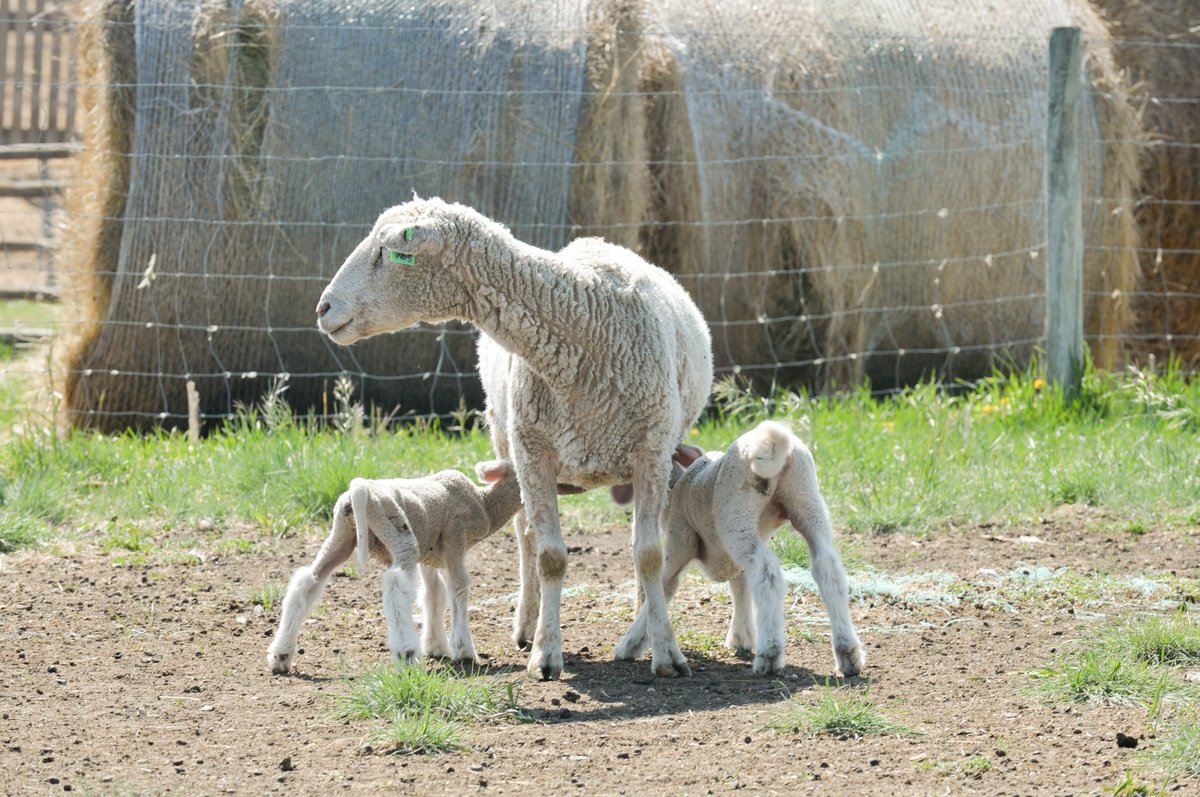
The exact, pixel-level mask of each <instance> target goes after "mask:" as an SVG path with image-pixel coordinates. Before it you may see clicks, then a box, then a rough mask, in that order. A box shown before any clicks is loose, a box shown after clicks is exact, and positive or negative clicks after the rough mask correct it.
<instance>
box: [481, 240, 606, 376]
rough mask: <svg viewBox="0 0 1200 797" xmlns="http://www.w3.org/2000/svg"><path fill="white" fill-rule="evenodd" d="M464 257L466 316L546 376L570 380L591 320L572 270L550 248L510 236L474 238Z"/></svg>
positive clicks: (576, 371) (582, 355) (594, 320)
mask: <svg viewBox="0 0 1200 797" xmlns="http://www.w3.org/2000/svg"><path fill="white" fill-rule="evenodd" d="M469 261H470V266H469V267H468V268H467V269H466V271H467V274H468V283H469V284H468V285H467V288H468V293H469V295H470V296H471V307H470V311H469V315H470V317H469V318H468V319H467V320H469V321H471V322H473V323H474V324H475V325H476V326H477V327H479V328H480V329H481V330H482V331H483V332H484V333H486V334H487V335H488V336H490V337H491V338H492V339H494V340H495V341H496V342H497V343H499V344H500V345H501V346H503V347H504V348H505V349H507V350H508V351H510V352H512V353H513V354H516V355H517V356H518V357H520V358H521V359H523V360H525V362H526V363H527V364H528V365H529V366H530V367H531V368H532V369H533V370H534V371H535V372H537V373H538V374H539V375H541V376H542V377H543V378H544V379H546V381H547V382H549V383H551V384H553V385H556V386H562V387H568V386H571V385H575V384H576V383H577V381H578V379H579V367H580V365H581V364H582V362H583V359H584V353H585V345H584V341H585V340H586V338H587V335H588V330H589V329H590V328H591V327H592V326H593V325H594V324H595V323H596V319H594V318H589V317H588V315H587V312H586V310H587V305H586V303H583V302H581V301H580V294H579V289H580V286H579V284H578V283H577V281H576V279H575V276H574V275H573V274H571V273H570V271H569V270H568V269H566V268H565V267H564V266H563V265H562V263H561V261H559V260H557V259H556V258H555V256H554V255H553V254H552V253H550V252H546V251H544V250H542V249H537V248H535V247H532V246H528V245H526V244H523V243H520V242H518V241H515V240H513V239H511V238H510V239H508V240H494V241H493V240H486V239H485V240H484V241H483V242H482V243H477V248H473V249H472V254H471V257H470V258H469Z"/></svg>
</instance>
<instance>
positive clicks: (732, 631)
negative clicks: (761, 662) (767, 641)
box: [725, 571, 754, 655]
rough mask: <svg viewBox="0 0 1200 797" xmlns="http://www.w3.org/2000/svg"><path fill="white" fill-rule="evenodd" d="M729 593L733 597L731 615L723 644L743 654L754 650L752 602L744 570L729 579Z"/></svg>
mask: <svg viewBox="0 0 1200 797" xmlns="http://www.w3.org/2000/svg"><path fill="white" fill-rule="evenodd" d="M729 594H730V597H732V598H733V617H731V618H730V619H729V633H728V634H727V635H726V636H725V645H726V647H729V648H732V649H733V650H735V651H737V653H738V654H739V655H744V654H747V653H749V652H750V651H752V650H754V604H753V603H752V602H751V598H750V585H749V584H748V583H747V582H746V573H745V572H744V571H743V572H741V573H738V574H737V575H736V576H734V577H733V578H731V579H729Z"/></svg>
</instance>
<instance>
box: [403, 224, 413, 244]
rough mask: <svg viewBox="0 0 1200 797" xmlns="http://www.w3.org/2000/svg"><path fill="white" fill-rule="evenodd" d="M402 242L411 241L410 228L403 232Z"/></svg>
mask: <svg viewBox="0 0 1200 797" xmlns="http://www.w3.org/2000/svg"><path fill="white" fill-rule="evenodd" d="M404 240H406V241H411V240H412V227H409V228H407V229H406V230H405V231H404Z"/></svg>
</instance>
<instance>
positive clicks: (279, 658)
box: [267, 653, 292, 675]
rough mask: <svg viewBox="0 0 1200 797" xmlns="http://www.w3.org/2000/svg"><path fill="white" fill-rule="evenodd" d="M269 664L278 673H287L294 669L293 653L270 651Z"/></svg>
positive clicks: (268, 655)
mask: <svg viewBox="0 0 1200 797" xmlns="http://www.w3.org/2000/svg"><path fill="white" fill-rule="evenodd" d="M267 666H268V667H270V668H271V672H273V673H275V674H276V675H287V674H288V673H289V672H291V671H292V654H291V653H268V654H267Z"/></svg>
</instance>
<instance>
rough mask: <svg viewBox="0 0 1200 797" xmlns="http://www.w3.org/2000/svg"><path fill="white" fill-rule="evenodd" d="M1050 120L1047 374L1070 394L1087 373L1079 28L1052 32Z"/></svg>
mask: <svg viewBox="0 0 1200 797" xmlns="http://www.w3.org/2000/svg"><path fill="white" fill-rule="evenodd" d="M1049 66H1050V68H1049V78H1050V79H1049V115H1048V117H1047V125H1046V178H1045V179H1046V184H1045V190H1046V378H1047V379H1048V380H1049V381H1051V382H1055V383H1057V384H1058V385H1060V386H1061V387H1062V391H1063V394H1064V395H1065V396H1066V397H1067V398H1075V397H1077V396H1078V395H1079V390H1080V385H1081V382H1082V377H1083V362H1084V358H1083V188H1082V181H1081V178H1080V165H1079V104H1080V96H1081V95H1082V92H1083V55H1082V47H1081V45H1080V34H1079V28H1055V29H1054V31H1053V33H1051V35H1050V65H1049Z"/></svg>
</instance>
